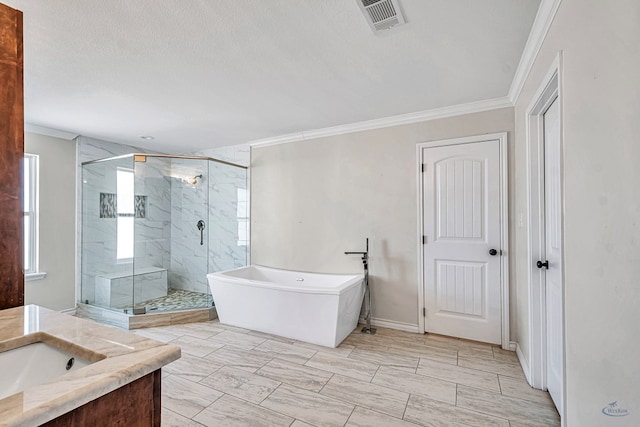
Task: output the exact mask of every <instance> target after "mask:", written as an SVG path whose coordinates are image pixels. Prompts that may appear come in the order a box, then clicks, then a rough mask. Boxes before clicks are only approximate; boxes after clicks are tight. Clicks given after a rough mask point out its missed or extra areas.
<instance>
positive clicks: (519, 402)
mask: <svg viewBox="0 0 640 427" xmlns="http://www.w3.org/2000/svg"><path fill="white" fill-rule="evenodd" d="M457 405H458V406H459V407H461V408H467V409H471V410H474V411H478V412H483V413H485V414H489V415H494V416H499V417H504V418H508V419H509V420H513V421H518V422H525V423H531V422H534V421H535V422H536V423H537V425H539V426H559V425H560V417H559V416H558V412H557V411H556V409H555V408H554V407H552V406H549V405H546V404H544V403H537V402H532V401H528V400H524V399H517V398H515V397H509V396H504V395H501V394H497V393H491V392H490V391H484V390H479V389H475V388H471V387H467V386H463V385H459V386H458V400H457Z"/></svg>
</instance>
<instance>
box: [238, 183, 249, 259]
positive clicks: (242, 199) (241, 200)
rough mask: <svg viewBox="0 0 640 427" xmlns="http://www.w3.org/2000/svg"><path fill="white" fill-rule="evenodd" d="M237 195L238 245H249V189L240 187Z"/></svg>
mask: <svg viewBox="0 0 640 427" xmlns="http://www.w3.org/2000/svg"><path fill="white" fill-rule="evenodd" d="M237 196H238V206H237V214H236V216H237V218H238V246H247V244H248V243H249V209H248V208H249V207H248V204H249V201H248V198H247V190H246V189H245V188H238V189H237Z"/></svg>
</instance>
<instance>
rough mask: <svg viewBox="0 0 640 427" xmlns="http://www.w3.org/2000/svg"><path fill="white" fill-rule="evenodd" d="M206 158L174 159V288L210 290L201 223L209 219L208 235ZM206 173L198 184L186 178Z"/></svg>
mask: <svg viewBox="0 0 640 427" xmlns="http://www.w3.org/2000/svg"><path fill="white" fill-rule="evenodd" d="M207 163H208V162H206V161H202V160H185V159H173V160H172V164H171V176H172V178H171V268H170V269H169V283H170V287H171V288H173V289H183V290H185V291H193V292H202V293H206V292H207V290H208V284H207V277H206V276H207V273H208V271H207V270H208V263H207V242H206V240H204V239H203V241H202V243H203V244H202V245H201V244H200V231H199V230H198V227H197V223H198V221H200V220H202V221H204V222H205V229H204V234H203V236H204V237H206V233H207V232H208V229H209V226H210V224H209V223H210V221H209V220H208V218H207V202H208V200H207V198H208V194H207V187H208V186H209V185H210V179H209V173H208V170H207ZM198 175H202V178H198V182H197V183H196V184H190V183H189V182H186V178H190V177H195V176H198Z"/></svg>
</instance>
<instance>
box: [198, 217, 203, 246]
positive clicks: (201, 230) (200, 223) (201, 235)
mask: <svg viewBox="0 0 640 427" xmlns="http://www.w3.org/2000/svg"><path fill="white" fill-rule="evenodd" d="M196 226H197V227H198V230H200V245H201V246H202V245H204V221H203V220H200V221H198V223H197V224H196Z"/></svg>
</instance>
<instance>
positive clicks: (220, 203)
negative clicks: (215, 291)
mask: <svg viewBox="0 0 640 427" xmlns="http://www.w3.org/2000/svg"><path fill="white" fill-rule="evenodd" d="M209 173H210V177H211V182H212V184H211V185H209V223H210V231H209V260H210V268H211V271H212V272H216V271H223V270H228V269H232V268H238V267H243V266H245V265H247V263H248V261H249V220H248V217H249V206H248V205H249V202H248V192H247V171H246V169H242V168H238V167H233V166H228V165H224V164H221V163H216V162H211V163H210V165H209Z"/></svg>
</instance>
